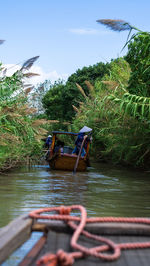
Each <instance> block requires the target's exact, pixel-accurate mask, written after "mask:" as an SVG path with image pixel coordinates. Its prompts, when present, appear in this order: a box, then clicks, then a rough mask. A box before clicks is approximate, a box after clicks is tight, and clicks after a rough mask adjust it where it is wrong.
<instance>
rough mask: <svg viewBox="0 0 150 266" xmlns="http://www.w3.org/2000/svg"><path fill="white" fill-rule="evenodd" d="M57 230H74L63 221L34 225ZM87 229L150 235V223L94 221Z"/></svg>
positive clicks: (115, 233)
mask: <svg viewBox="0 0 150 266" xmlns="http://www.w3.org/2000/svg"><path fill="white" fill-rule="evenodd" d="M46 229H47V230H48V229H51V230H55V231H56V232H67V233H68V232H69V231H70V232H72V230H71V229H69V227H68V226H67V225H66V224H65V223H64V222H61V221H48V220H47V221H40V222H37V223H35V224H34V225H33V227H32V230H33V231H34V230H35V231H37V230H39V231H44V230H46ZM85 230H87V231H89V232H91V233H96V234H107V235H122V234H123V235H142V236H143V235H145V236H147V235H150V225H146V224H135V223H134V224H132V223H92V224H87V225H86V227H85Z"/></svg>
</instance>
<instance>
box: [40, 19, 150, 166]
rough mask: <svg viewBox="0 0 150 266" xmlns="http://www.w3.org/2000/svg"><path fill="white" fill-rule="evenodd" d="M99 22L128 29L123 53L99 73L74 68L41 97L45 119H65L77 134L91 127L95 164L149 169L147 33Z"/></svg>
mask: <svg viewBox="0 0 150 266" xmlns="http://www.w3.org/2000/svg"><path fill="white" fill-rule="evenodd" d="M98 22H100V23H102V24H104V25H106V26H108V27H109V28H111V29H113V30H116V31H122V30H128V31H129V34H128V38H127V42H126V44H125V46H128V52H127V55H126V56H125V57H124V58H118V59H116V60H112V61H111V62H110V63H109V64H108V63H107V64H106V65H105V64H101V65H100V66H101V68H100V69H98V68H97V66H98V64H97V65H94V66H93V68H92V67H89V68H83V69H82V70H78V71H77V72H76V73H75V74H73V75H71V77H69V79H68V81H67V83H66V84H63V83H61V82H60V83H58V84H55V85H54V86H52V87H51V89H50V90H49V91H48V93H47V94H46V95H45V97H44V99H43V104H44V107H45V108H46V113H47V115H48V117H49V118H50V117H51V118H53V119H58V120H60V121H64V120H65V121H69V122H70V123H71V127H72V130H74V131H76V132H78V130H79V129H80V128H81V127H82V126H83V125H87V126H89V127H92V128H93V152H94V154H96V158H97V159H98V160H103V161H112V162H114V163H121V164H124V165H130V166H132V167H143V168H148V167H149V166H148V162H149V160H150V140H149V132H150V122H149V120H150V81H149V78H150V34H149V33H148V32H142V31H140V30H139V29H137V28H136V27H134V26H131V25H130V24H129V23H127V22H125V21H121V20H99V21H98ZM133 30H134V31H136V32H135V33H134V34H133V35H131V33H132V31H133ZM93 69H94V72H93ZM85 70H86V71H85ZM84 71H85V72H84ZM94 73H97V75H94ZM55 104H56V105H57V107H56V108H57V109H56V108H55ZM54 110H56V112H55V114H54V115H53V113H54ZM75 112H76V115H75Z"/></svg>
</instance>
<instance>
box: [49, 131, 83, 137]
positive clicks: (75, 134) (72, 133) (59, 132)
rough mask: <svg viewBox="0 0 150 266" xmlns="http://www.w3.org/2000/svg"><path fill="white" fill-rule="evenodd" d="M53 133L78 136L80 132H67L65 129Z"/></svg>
mask: <svg viewBox="0 0 150 266" xmlns="http://www.w3.org/2000/svg"><path fill="white" fill-rule="evenodd" d="M52 133H53V135H57V134H64V135H74V136H77V135H78V133H74V132H65V131H53V132H52Z"/></svg>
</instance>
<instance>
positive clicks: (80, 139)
mask: <svg viewBox="0 0 150 266" xmlns="http://www.w3.org/2000/svg"><path fill="white" fill-rule="evenodd" d="M87 132H92V129H91V128H89V127H87V126H84V127H83V128H81V129H80V131H79V133H78V137H77V139H76V141H75V145H76V147H75V148H74V150H73V152H72V153H73V154H76V155H78V154H79V151H80V149H81V145H82V142H83V139H84V138H85V137H86V139H85V142H84V145H83V148H82V151H81V156H85V154H86V151H85V150H86V149H87V143H88V141H90V138H89V137H88V136H87V135H85V133H87Z"/></svg>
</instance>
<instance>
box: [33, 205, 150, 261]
mask: <svg viewBox="0 0 150 266" xmlns="http://www.w3.org/2000/svg"><path fill="white" fill-rule="evenodd" d="M74 210H79V211H80V213H81V217H77V216H71V215H70V212H71V211H74ZM54 211H55V212H57V213H58V214H53V215H49V214H47V215H43V213H45V212H54ZM29 216H30V217H32V218H34V219H50V220H61V221H65V222H67V224H68V225H69V226H70V227H71V228H72V229H73V230H74V233H73V236H72V238H71V247H72V248H73V249H76V250H78V251H76V252H72V253H69V254H68V253H65V252H64V251H63V250H59V251H58V252H57V254H56V255H54V254H46V255H45V256H43V257H42V258H41V259H40V260H38V262H37V265H39V266H40V265H43V266H44V265H45V266H55V265H58V264H59V265H61V266H71V265H72V264H73V262H74V259H76V258H81V257H83V256H85V255H87V256H95V257H97V258H100V259H103V260H107V261H113V260H115V259H117V258H119V256H120V254H121V249H136V248H150V242H144V243H121V244H116V243H114V242H113V241H111V240H110V239H107V238H105V237H101V236H97V235H93V234H91V233H89V232H87V231H86V230H84V227H85V225H86V223H98V222H99V223H103V222H117V223H142V224H150V219H148V218H122V217H96V218H87V213H86V210H85V208H84V207H83V206H80V205H72V206H70V207H65V206H60V207H51V208H44V209H38V210H35V211H31V212H30V213H29ZM76 221H78V222H79V224H76V223H75V222H76ZM81 234H83V235H85V236H86V237H87V238H91V239H94V240H96V241H99V242H100V244H101V245H100V246H96V247H93V248H87V247H84V246H82V245H80V244H78V243H77V242H78V239H79V237H80V235H81ZM109 250H111V251H113V253H111V254H109V253H106V251H109ZM104 252H105V253H104Z"/></svg>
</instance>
